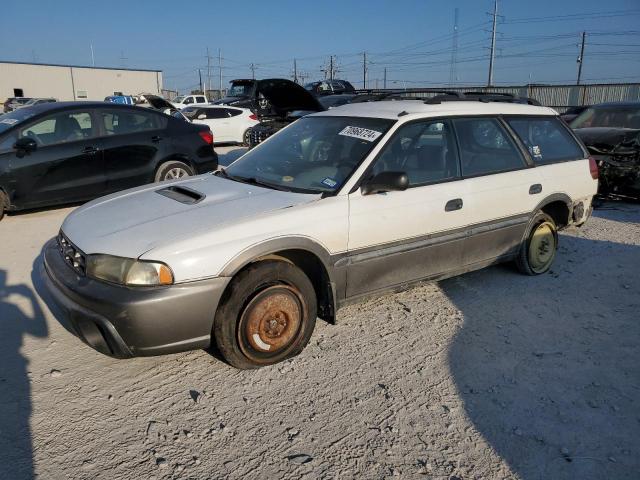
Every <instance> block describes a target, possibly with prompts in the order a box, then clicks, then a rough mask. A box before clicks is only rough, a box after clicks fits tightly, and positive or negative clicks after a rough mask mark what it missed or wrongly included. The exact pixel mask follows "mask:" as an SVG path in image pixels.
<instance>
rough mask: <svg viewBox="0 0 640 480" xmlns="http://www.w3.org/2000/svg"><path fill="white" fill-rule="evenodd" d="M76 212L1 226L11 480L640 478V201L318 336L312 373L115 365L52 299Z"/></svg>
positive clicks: (195, 357)
mask: <svg viewBox="0 0 640 480" xmlns="http://www.w3.org/2000/svg"><path fill="white" fill-rule="evenodd" d="M70 211H71V209H70V208H64V209H52V210H47V211H40V212H35V213H27V214H21V215H11V216H9V217H8V218H5V219H4V220H3V221H2V222H0V239H1V244H2V250H1V253H0V478H2V479H11V480H19V479H28V478H32V477H33V476H37V477H38V478H43V479H65V478H79V479H121V478H122V479H125V478H126V479H130V478H139V479H153V478H157V479H170V478H185V479H187V478H193V479H210V478H234V479H245V478H248V479H251V478H269V479H271V478H286V479H294V478H296V479H297V478H309V479H315V478H335V479H350V478H372V479H379V478H391V477H399V478H409V479H411V478H433V479H441V478H444V479H493V478H496V479H503V478H520V479H527V480H528V479H604V478H611V479H614V478H615V479H637V478H638V477H639V475H640V473H639V472H640V405H639V403H638V402H639V401H638V398H639V397H640V361H639V359H640V313H639V312H640V205H630V204H623V203H620V204H618V203H616V204H613V203H610V204H606V205H605V206H604V208H602V209H599V210H596V211H595V213H594V217H593V218H591V219H590V221H589V222H588V224H587V225H586V226H585V227H584V228H582V229H580V230H578V229H570V230H569V231H566V232H564V233H563V234H562V235H561V239H560V249H559V252H558V256H557V258H556V263H555V264H554V267H553V269H552V271H551V272H550V273H549V274H545V275H543V276H540V277H525V276H522V275H520V274H518V273H516V272H515V270H514V269H513V268H512V267H510V266H508V265H504V266H497V267H492V268H488V269H485V270H482V271H478V272H473V273H470V274H467V275H464V276H461V277H457V278H453V279H449V280H446V281H442V282H439V283H435V284H427V285H424V286H420V287H417V288H414V289H412V290H409V291H406V292H403V293H399V294H394V295H386V296H384V297H381V298H378V299H376V300H372V301H369V302H366V303H362V304H359V305H354V306H351V307H348V308H346V309H344V310H342V311H341V312H340V314H339V322H338V324H337V325H329V324H326V323H324V322H318V325H317V327H316V330H315V332H314V335H313V337H312V339H311V342H310V344H309V346H308V347H307V348H306V350H305V351H304V352H303V353H302V354H301V355H300V356H299V357H297V358H295V359H292V360H290V361H287V362H284V363H282V364H279V365H277V366H274V367H270V368H264V369H261V370H257V371H248V372H247V371H237V370H234V369H233V368H231V367H229V366H227V365H226V364H224V363H223V362H221V361H220V360H218V359H217V358H216V357H215V356H214V355H211V354H209V353H207V352H204V351H196V352H190V353H184V354H177V355H171V356H164V357H155V358H138V359H132V360H114V359H111V358H109V357H106V356H103V355H101V354H99V353H97V352H95V351H93V350H91V349H90V348H89V347H87V346H85V345H84V344H83V343H81V342H80V341H79V340H78V339H76V338H75V337H73V336H72V335H71V334H69V333H68V332H67V331H66V330H65V329H64V327H63V326H62V325H61V323H60V322H59V321H58V320H57V319H56V316H54V314H52V313H51V311H50V309H49V308H48V307H47V304H46V303H45V302H43V301H42V299H41V298H40V297H39V295H38V292H39V291H41V290H42V282H41V280H40V277H39V275H40V272H41V260H40V257H39V255H40V251H41V248H42V245H43V244H44V243H45V241H46V240H48V239H49V238H51V237H52V236H54V235H55V234H56V232H57V230H58V228H59V226H60V224H61V222H62V220H63V219H64V217H65V216H66V215H67V214H68V213H69V212H70Z"/></svg>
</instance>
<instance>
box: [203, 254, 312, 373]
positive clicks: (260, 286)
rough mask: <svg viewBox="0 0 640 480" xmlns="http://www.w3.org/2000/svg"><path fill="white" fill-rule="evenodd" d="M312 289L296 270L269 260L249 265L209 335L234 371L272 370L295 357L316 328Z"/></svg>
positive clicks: (233, 283)
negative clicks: (264, 367)
mask: <svg viewBox="0 0 640 480" xmlns="http://www.w3.org/2000/svg"><path fill="white" fill-rule="evenodd" d="M316 315H317V302H316V296H315V291H314V289H313V285H312V284H311V282H310V281H309V279H308V278H307V276H306V275H305V274H304V272H302V270H300V269H299V268H298V267H296V266H295V265H293V264H291V263H288V262H284V261H277V260H275V261H274V260H268V261H263V262H258V263H255V264H252V265H250V266H249V267H247V268H246V269H245V270H243V271H241V272H240V273H239V274H238V275H237V276H236V277H235V278H234V279H233V280H232V281H231V284H230V285H229V288H228V290H227V292H226V293H225V296H224V298H223V300H222V302H221V304H220V307H219V308H218V311H217V312H216V316H215V321H214V326H213V335H214V337H215V341H216V345H217V346H218V349H219V350H220V353H222V355H223V356H224V358H225V360H227V362H229V363H230V364H231V365H233V366H234V367H236V368H240V369H249V368H258V367H262V366H266V365H273V364H274V363H278V362H281V361H282V360H285V359H287V358H290V357H293V356H295V355H297V354H299V353H300V352H301V351H302V349H303V348H304V347H305V346H306V344H307V343H308V342H309V338H310V337H311V334H312V333H313V329H314V327H315V323H316Z"/></svg>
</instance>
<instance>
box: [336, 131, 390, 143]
mask: <svg viewBox="0 0 640 480" xmlns="http://www.w3.org/2000/svg"><path fill="white" fill-rule="evenodd" d="M338 135H344V136H345V137H353V138H359V139H360V140H366V141H367V142H373V141H374V140H375V139H376V138H378V137H379V136H380V135H382V132H377V131H376V130H369V129H368V128H362V127H344V128H343V129H342V131H341V132H340V133H338Z"/></svg>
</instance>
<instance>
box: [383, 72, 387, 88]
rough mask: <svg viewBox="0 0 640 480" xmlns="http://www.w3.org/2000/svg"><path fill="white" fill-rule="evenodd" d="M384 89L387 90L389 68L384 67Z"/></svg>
mask: <svg viewBox="0 0 640 480" xmlns="http://www.w3.org/2000/svg"><path fill="white" fill-rule="evenodd" d="M382 85H383V88H384V89H385V90H386V89H387V67H384V82H383V83H382Z"/></svg>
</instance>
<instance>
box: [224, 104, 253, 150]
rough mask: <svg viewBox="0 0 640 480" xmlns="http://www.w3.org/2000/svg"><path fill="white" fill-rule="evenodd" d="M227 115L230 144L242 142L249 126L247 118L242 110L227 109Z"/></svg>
mask: <svg viewBox="0 0 640 480" xmlns="http://www.w3.org/2000/svg"><path fill="white" fill-rule="evenodd" d="M225 111H226V114H227V122H229V127H228V130H227V132H228V137H227V138H228V141H229V142H242V141H243V138H242V136H243V135H244V132H245V130H246V129H247V128H249V125H248V124H247V121H246V118H245V117H244V115H242V110H240V109H239V108H225Z"/></svg>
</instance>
